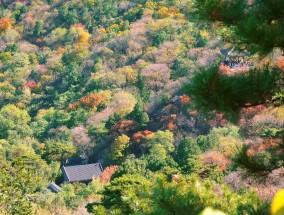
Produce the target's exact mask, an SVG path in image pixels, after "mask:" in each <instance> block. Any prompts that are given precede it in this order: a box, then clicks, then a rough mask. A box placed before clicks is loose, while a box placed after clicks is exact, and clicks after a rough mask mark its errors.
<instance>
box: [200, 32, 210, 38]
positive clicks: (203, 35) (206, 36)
mask: <svg viewBox="0 0 284 215" xmlns="http://www.w3.org/2000/svg"><path fill="white" fill-rule="evenodd" d="M199 34H200V36H201V37H203V38H206V39H209V32H208V31H207V30H201V31H200V32H199Z"/></svg>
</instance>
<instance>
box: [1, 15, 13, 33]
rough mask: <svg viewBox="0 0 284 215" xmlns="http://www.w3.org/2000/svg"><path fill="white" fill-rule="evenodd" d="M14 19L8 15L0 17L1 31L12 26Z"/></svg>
mask: <svg viewBox="0 0 284 215" xmlns="http://www.w3.org/2000/svg"><path fill="white" fill-rule="evenodd" d="M12 25H13V20H12V19H10V18H8V17H3V18H0V32H1V31H5V30H6V29H8V28H12Z"/></svg>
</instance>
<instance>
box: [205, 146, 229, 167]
mask: <svg viewBox="0 0 284 215" xmlns="http://www.w3.org/2000/svg"><path fill="white" fill-rule="evenodd" d="M200 160H201V162H202V163H203V165H205V166H211V165H217V167H218V168H219V170H221V171H223V170H225V169H226V167H227V165H228V164H229V160H228V159H227V158H226V157H225V156H224V155H222V154H219V153H218V152H214V151H211V152H206V153H203V154H202V155H200Z"/></svg>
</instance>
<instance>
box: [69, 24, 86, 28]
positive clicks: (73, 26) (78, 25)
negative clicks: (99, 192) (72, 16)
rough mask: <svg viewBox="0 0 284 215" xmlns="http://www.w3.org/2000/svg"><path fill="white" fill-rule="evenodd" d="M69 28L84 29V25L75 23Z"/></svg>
mask: <svg viewBox="0 0 284 215" xmlns="http://www.w3.org/2000/svg"><path fill="white" fill-rule="evenodd" d="M70 28H82V29H85V25H83V24H82V23H76V24H74V25H71V26H70Z"/></svg>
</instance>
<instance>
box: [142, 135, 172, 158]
mask: <svg viewBox="0 0 284 215" xmlns="http://www.w3.org/2000/svg"><path fill="white" fill-rule="evenodd" d="M145 141H146V144H147V146H148V147H149V148H152V147H153V146H155V145H158V144H159V145H160V146H162V147H163V148H164V149H165V150H166V152H167V153H171V152H173V151H174V149H175V147H174V135H173V133H172V132H170V131H168V130H167V131H157V132H155V133H153V134H151V135H149V136H147V137H146V138H145Z"/></svg>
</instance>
